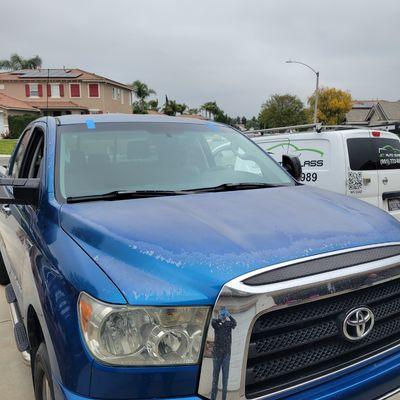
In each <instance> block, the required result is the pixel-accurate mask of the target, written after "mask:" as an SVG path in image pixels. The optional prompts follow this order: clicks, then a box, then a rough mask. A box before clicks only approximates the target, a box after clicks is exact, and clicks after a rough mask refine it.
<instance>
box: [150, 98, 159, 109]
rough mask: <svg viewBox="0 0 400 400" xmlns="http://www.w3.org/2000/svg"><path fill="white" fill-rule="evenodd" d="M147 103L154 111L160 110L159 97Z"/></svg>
mask: <svg viewBox="0 0 400 400" xmlns="http://www.w3.org/2000/svg"><path fill="white" fill-rule="evenodd" d="M147 105H148V106H149V110H153V111H158V110H159V107H158V99H153V100H149V101H148V102H147Z"/></svg>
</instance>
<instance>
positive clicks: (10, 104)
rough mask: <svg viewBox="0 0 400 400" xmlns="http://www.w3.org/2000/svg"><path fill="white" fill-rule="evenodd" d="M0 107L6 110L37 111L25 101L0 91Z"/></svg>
mask: <svg viewBox="0 0 400 400" xmlns="http://www.w3.org/2000/svg"><path fill="white" fill-rule="evenodd" d="M0 108H5V109H6V110H24V111H39V110H38V109H36V108H34V107H33V106H32V105H30V104H28V103H27V102H25V101H22V100H18V99H15V98H14V97H10V96H7V95H6V94H3V93H0Z"/></svg>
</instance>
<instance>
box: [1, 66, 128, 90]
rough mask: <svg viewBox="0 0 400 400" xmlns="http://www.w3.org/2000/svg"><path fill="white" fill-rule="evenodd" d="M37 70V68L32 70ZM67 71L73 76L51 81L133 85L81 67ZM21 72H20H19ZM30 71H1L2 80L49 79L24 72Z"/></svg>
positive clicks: (124, 86)
mask: <svg viewBox="0 0 400 400" xmlns="http://www.w3.org/2000/svg"><path fill="white" fill-rule="evenodd" d="M32 71H36V70H32ZM39 71H47V68H42V69H41V70H39ZM50 71H61V70H60V69H53V70H52V69H50ZM65 71H68V72H71V74H72V77H50V80H51V81H57V82H59V81H93V82H105V83H110V84H113V85H116V86H121V87H123V88H125V89H128V90H132V87H131V86H129V85H125V84H124V83H120V82H117V81H114V80H112V79H109V78H106V77H104V76H101V75H97V74H94V73H92V72H87V71H84V70H83V69H80V68H66V69H65ZM18 72H20V73H18ZM26 72H29V70H23V71H8V72H0V81H13V82H18V81H35V82H36V81H47V79H48V78H47V76H44V77H25V76H24V75H23V74H24V73H26Z"/></svg>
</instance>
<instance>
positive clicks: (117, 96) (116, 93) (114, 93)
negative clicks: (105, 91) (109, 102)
mask: <svg viewBox="0 0 400 400" xmlns="http://www.w3.org/2000/svg"><path fill="white" fill-rule="evenodd" d="M112 98H113V99H114V100H119V99H120V98H121V89H120V88H116V87H113V89H112Z"/></svg>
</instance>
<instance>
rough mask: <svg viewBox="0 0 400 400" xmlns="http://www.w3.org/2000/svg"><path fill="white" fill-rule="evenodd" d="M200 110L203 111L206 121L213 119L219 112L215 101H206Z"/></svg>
mask: <svg viewBox="0 0 400 400" xmlns="http://www.w3.org/2000/svg"><path fill="white" fill-rule="evenodd" d="M200 109H201V110H204V111H205V113H206V118H208V119H211V117H212V118H214V117H215V116H216V115H217V114H219V113H220V112H221V109H220V108H219V107H218V105H217V103H216V102H215V101H208V102H207V103H204V104H203V105H202V106H201V107H200Z"/></svg>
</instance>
